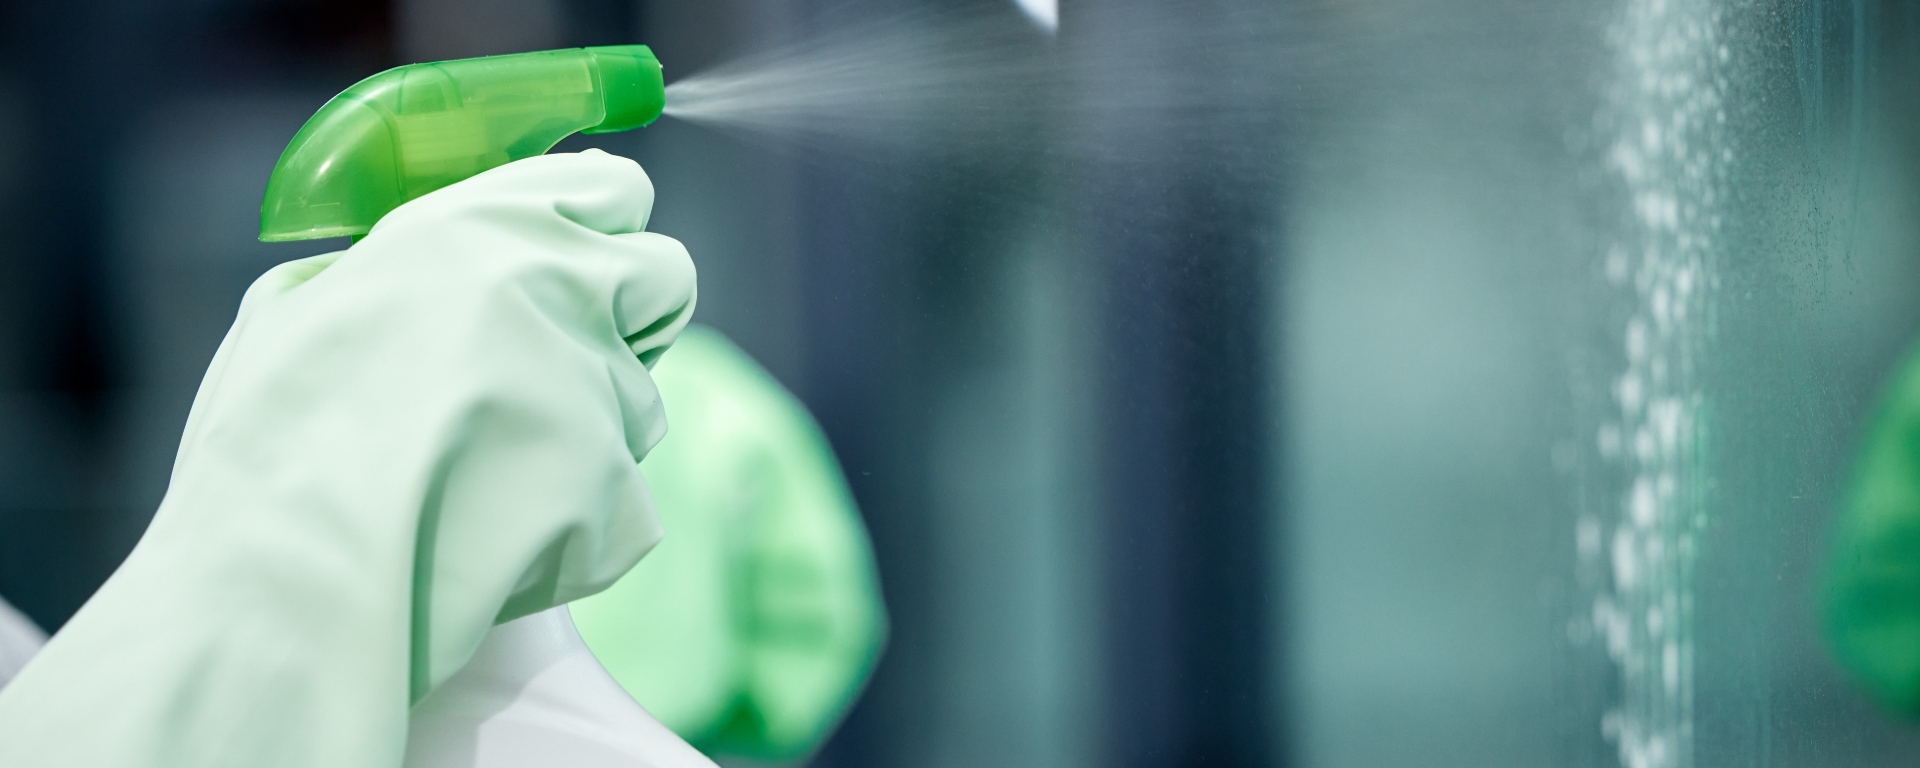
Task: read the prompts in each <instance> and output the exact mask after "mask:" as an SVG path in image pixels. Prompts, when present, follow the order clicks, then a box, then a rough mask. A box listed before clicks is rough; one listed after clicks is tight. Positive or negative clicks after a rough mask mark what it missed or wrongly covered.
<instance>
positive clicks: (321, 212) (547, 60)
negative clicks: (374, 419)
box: [260, 45, 666, 242]
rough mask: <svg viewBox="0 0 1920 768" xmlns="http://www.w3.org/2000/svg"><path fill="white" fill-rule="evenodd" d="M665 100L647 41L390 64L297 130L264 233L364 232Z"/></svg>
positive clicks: (303, 236)
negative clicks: (422, 201)
mask: <svg viewBox="0 0 1920 768" xmlns="http://www.w3.org/2000/svg"><path fill="white" fill-rule="evenodd" d="M665 103H666V88H665V85H664V83H663V81H662V79H661V74H660V61H659V60H658V59H656V58H654V56H653V51H652V50H650V49H648V48H647V47H646V46H644V45H619V46H606V47H598V48H572V49H567V50H559V51H537V52H534V53H516V54H510V55H506V56H486V57H482V58H477V59H460V60H456V61H442V62H436V63H432V64H412V65H408V66H404V67H396V68H394V69H389V70H387V71H385V72H381V73H380V74H377V75H374V76H372V77H369V78H367V79H365V80H362V81H360V82H358V83H356V84H354V85H353V86H352V87H350V88H348V89H347V90H345V91H343V92H341V94H340V95H338V96H335V97H333V99H332V100H331V101H328V102H327V103H326V105H325V106H322V107H321V108H320V111H319V112H317V113H315V114H314V116H313V117H312V118H311V119H309V120H308V121H307V124H306V125H305V126H304V127H302V128H301V129H300V132H299V133H296V134H294V137H293V141H292V142H291V143H289V144H288V145H287V149H286V151H285V152H283V153H281V155H280V162H278V163H276V164H275V165H274V167H273V175H272V176H271V177H269V178H268V180H267V193H266V197H265V199H263V200H262V201H261V204H260V239H261V240H265V241H268V242H282V241H289V240H312V239H316V238H323V237H352V238H354V239H355V240H358V239H359V238H360V237H361V236H363V235H365V234H367V231H368V230H370V229H372V228H373V225H374V222H377V221H379V220H380V217H382V216H385V215H386V214H387V212H388V211H391V210H393V209H395V208H398V207H400V205H401V204H402V203H405V202H407V201H409V200H412V199H414V198H417V197H420V196H421V195H424V194H426V193H428V192H432V191H434V190H436V189H439V188H441V187H444V186H447V185H449V184H452V183H454V182H457V181H460V180H462V179H465V178H468V177H470V176H473V175H474V174H477V173H480V172H482V171H485V170H488V169H491V168H495V167H498V166H501V165H505V164H507V163H510V162H513V161H515V160H519V159H522V158H526V157H532V156H534V155H539V154H544V153H546V151H547V150H549V149H552V148H553V145H555V144H558V143H559V142H560V140H561V139H564V138H566V137H568V136H571V135H573V134H574V133H613V132H616V131H625V130H629V129H633V128H638V127H640V126H643V125H646V124H648V123H651V122H653V120H654V119H655V118H657V117H659V116H660V110H661V109H662V108H663V107H664V106H665Z"/></svg>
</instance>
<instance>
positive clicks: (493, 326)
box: [0, 152, 694, 768]
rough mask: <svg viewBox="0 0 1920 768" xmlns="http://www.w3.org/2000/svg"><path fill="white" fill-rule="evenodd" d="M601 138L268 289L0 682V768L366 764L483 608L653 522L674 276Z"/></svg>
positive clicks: (406, 213)
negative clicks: (54, 622)
mask: <svg viewBox="0 0 1920 768" xmlns="http://www.w3.org/2000/svg"><path fill="white" fill-rule="evenodd" d="M652 200H653V190H652V185H651V183H650V182H649V181H648V180H647V177H646V174H645V173H644V172H642V171H641V170H640V168H639V167H638V166H637V165H635V164H634V163H632V162H631V161H628V160H624V159H621V158H616V157H612V156H609V155H605V154H600V153H597V152H589V153H583V154H578V155H551V156H541V157H534V158H529V159H526V160H522V161H519V162H515V163H512V164H509V165H506V166H503V167H500V168H497V169H494V170H492V171H488V172H486V173H483V174H480V175H478V176H475V177H473V178H471V179H468V180H466V181H463V182H460V183H458V184H454V185H452V186H450V187H447V188H446V189H443V190H440V191H438V192H434V193H432V194H429V195H426V196H424V197H422V198H420V199H418V200H415V201H413V202H410V203H408V204H406V205H404V206H402V207H400V208H399V209H397V210H395V211H393V212H392V213H390V214H388V215H387V216H386V217H385V218H384V219H382V220H381V222H380V223H379V224H378V225H377V226H376V227H375V228H374V229H373V231H372V232H371V233H370V234H369V235H368V236H367V237H366V238H365V239H364V240H362V241H361V242H359V243H357V244H355V245H354V246H353V247H352V248H351V249H349V250H347V251H345V252H341V253H334V254H328V255H324V256H317V257H314V258H311V259H304V260H300V261H295V262H290V263H288V264H283V265H281V266H279V267H276V268H274V269H272V270H270V271H269V272H267V274H265V275H263V276H262V277H261V278H260V279H259V280H258V281H257V282H255V284H254V285H253V287H252V288H251V289H249V290H248V292H247V296H246V298H245V300H244V301H243V302H242V303H241V307H240V313H239V317H238V319H237V320H236V321H235V323H234V326H233V329H232V330H231V331H230V332H229V333H228V335H227V338H226V340H225V341H224V342H223V343H222V344H221V347H220V350H219V352H218V353H217V354H216V355H215V357H214V360H213V363H212V365H211V367H210V368H209V370H208V372H207V377H206V379H205V381H204V382H203V383H202V385H201V388H200V393H199V395H198V396H197V397H196V399H195V401H194V405H193V410H192V413H191V415H190V416H189V417H188V420H187V425H186V432H185V434H184V435H183V437H182V439H181V446H180V452H179V455H178V457H177V459H176V461H175V465H174V471H173V477H172V482H171V484H170V486H169V488H168V491H167V496H166V499H165V500H164V501H163V502H162V503H161V505H160V509H159V511H158V513H156V515H155V517H154V519H153V523H152V524H151V526H150V527H149V528H148V530H147V532H146V535H145V536H144V537H143V538H142V539H141V541H140V543H139V544H138V546H136V547H135V549H134V551H133V553H132V554H131V555H130V556H129V557H128V558H127V560H126V562H125V563H123V564H122V565H121V567H120V568H119V570H118V571H116V572H115V573H114V575H113V576H112V578H110V579H109V580H108V581H107V583H106V585H105V586H103V587H102V588H101V589H100V591H99V592H98V593H96V594H95V595H94V597H93V599H91V600H90V601H88V603H87V604H86V605H85V606H84V607H82V608H81V610H80V611H79V613H78V614H76V615H75V616H74V617H73V619H72V620H71V621H70V622H69V623H68V624H67V625H66V626H65V627H64V628H63V629H62V630H61V631H60V632H59V633H58V634H57V635H56V636H55V637H54V638H53V640H52V641H51V642H50V643H49V644H48V645H47V647H46V648H45V649H44V650H42V651H41V653H40V655H39V656H38V657H36V658H35V659H34V660H33V661H32V662H31V663H29V664H28V665H27V667H26V669H25V670H23V671H22V673H21V674H20V676H19V677H18V678H16V679H15V680H14V681H13V683H12V684H11V685H9V686H7V688H6V689H4V691H0V765H5V766H99V767H101V768H108V767H110V768H146V767H158V766H168V767H178V768H226V767H231V768H261V767H262V766H275V767H276V768H302V767H305V766H314V767H316V768H318V767H320V766H325V767H327V768H338V767H339V766H354V768H385V767H387V766H398V765H399V764H400V763H401V759H402V755H403V751H404V748H405V743H406V733H407V717H408V707H409V706H410V705H411V704H412V703H414V702H417V701H419V700H420V699H421V698H422V697H424V696H426V695H427V694H428V693H429V692H430V691H432V690H433V689H434V688H435V687H437V686H438V685H439V684H440V683H441V682H443V681H445V680H446V679H447V677H448V676H449V675H451V674H452V673H453V672H454V671H455V670H457V669H459V668H460V666H461V665H462V664H463V663H464V662H466V660H467V659H468V657H469V656H471V655H472V654H473V652H474V649H475V648H476V646H478V644H479V643H480V640H481V638H482V636H483V635H485V634H486V632H487V631H488V629H489V628H490V627H492V626H493V625H494V624H495V623H496V622H504V621H507V620H510V619H513V618H516V617H520V616H525V615H528V614H532V613H535V612H538V611H541V610H545V609H547V608H550V607H552V606H555V605H559V604H561V603H565V602H567V601H569V600H572V599H574V598H577V597H581V596H584V595H588V594H592V593H594V592H596V591H598V590H600V589H603V588H605V587H606V586H607V585H608V584H611V583H612V582H613V581H614V580H615V579H617V578H619V576H620V575H621V574H623V573H625V572H626V571H627V570H628V569H629V568H630V567H631V566H632V565H633V564H634V563H635V562H636V561H637V560H639V558H640V557H641V556H642V555H643V554H645V553H646V552H647V550H648V549H649V548H650V547H652V546H653V545H654V543H655V542H656V541H658V540H659V538H660V535H661V530H660V527H659V524H658V522H657V520H656V518H655V516H654V511H653V506H652V502H651V500H650V498H649V496H648V493H647V488H646V485H645V483H644V481H643V480H642V479H641V475H640V471H639V468H638V467H637V466H636V462H637V461H638V460H639V459H640V458H641V457H643V456H644V455H645V454H646V452H647V450H648V449H649V448H651V447H652V446H653V444H654V443H655V442H656V441H658V440H659V439H660V437H661V435H662V434H663V432H664V430H665V429H666V424H665V422H664V420H663V418H662V415H661V410H660V403H659V401H658V398H657V395H656V391H655V389H654V385H653V381H652V380H651V378H650V377H649V374H648V372H647V369H646V367H645V365H643V363H644V364H651V363H652V362H653V361H654V360H655V359H656V358H658V357H659V355H660V354H661V352H662V351H663V350H665V349H666V348H667V346H668V345H669V344H670V343H672V341H673V339H674V337H675V336H676V335H677V334H678V333H679V331H680V328H681V327H682V326H683V325H684V324H685V323H686V322H687V319H688V317H689V316H690V315H691V314H692V311H693V304H694V269H693V265H692V263H691V262H690V261H689V260H688V258H687V255H686V252H685V250H684V249H683V248H682V247H681V246H680V245H679V244H678V243H676V242H674V241H673V240H670V239H668V238H665V237H661V236H659V235H652V234H645V233H643V232H642V231H641V230H642V229H643V228H644V227H645V225H646V221H647V215H648V212H649V211H650V209H651V207H652Z"/></svg>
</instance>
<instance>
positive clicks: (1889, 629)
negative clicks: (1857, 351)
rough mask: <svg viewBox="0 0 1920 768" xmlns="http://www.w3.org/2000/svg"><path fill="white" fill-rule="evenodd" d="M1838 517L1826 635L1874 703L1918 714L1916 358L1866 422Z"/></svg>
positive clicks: (1919, 379) (1919, 395) (1919, 367)
mask: <svg viewBox="0 0 1920 768" xmlns="http://www.w3.org/2000/svg"><path fill="white" fill-rule="evenodd" d="M1856 471H1857V474H1856V475H1855V477H1854V486H1853V495H1852V499H1851V503H1850V504H1849V505H1848V507H1847V509H1846V511H1845V512H1844V513H1843V514H1842V515H1841V521H1840V528H1839V530H1838V535H1837V537H1836V540H1835V544H1836V546H1835V547H1834V551H1833V554H1834V559H1833V565H1832V570H1831V573H1830V578H1829V581H1828V590H1827V635H1828V638H1829V640H1830V641H1831V642H1832V644H1833V647H1834V650H1835V651H1836V652H1837V654H1838V655H1839V657H1840V659H1841V661H1842V662H1843V663H1844V664H1845V665H1846V666H1847V667H1848V668H1849V669H1851V670H1852V671H1853V672H1854V674H1855V675H1856V676H1857V677H1858V678H1859V679H1860V680H1861V681H1862V682H1864V683H1866V684H1867V687H1868V688H1869V689H1870V690H1871V691H1872V692H1873V693H1874V695H1875V696H1876V697H1878V698H1879V699H1880V700H1881V701H1882V702H1884V703H1886V704H1888V705H1890V706H1893V707H1895V708H1897V709H1900V710H1903V711H1906V712H1909V713H1916V714H1920V357H1914V358H1912V359H1910V360H1909V361H1908V362H1907V364H1906V367H1905V369H1903V370H1902V371H1901V372H1900V375H1899V376H1898V378H1896V379H1895V380H1894V384H1893V389H1892V390H1891V391H1890V392H1889V393H1888V396H1887V399H1886V401H1885V402H1883V403H1881V405H1880V412H1879V414H1878V416H1877V417H1876V418H1875V421H1874V424H1873V427H1872V430H1871V432H1870V433H1869V435H1868V437H1867V445H1866V450H1865V451H1864V452H1863V453H1862V455H1861V461H1860V466H1859V468H1858V469H1857V470H1856Z"/></svg>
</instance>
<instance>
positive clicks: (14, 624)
mask: <svg viewBox="0 0 1920 768" xmlns="http://www.w3.org/2000/svg"><path fill="white" fill-rule="evenodd" d="M46 642H47V633H46V632H43V631H41V629H40V627H39V625H37V624H34V623H33V619H29V618H27V615H26V614H24V613H21V612H20V611H18V610H15V609H14V607H13V606H12V605H9V604H8V603H7V601H6V600H0V688H4V687H6V685H7V681H8V680H12V679H13V676H14V675H15V674H18V673H19V672H20V668H21V667H24V666H26V665H27V660H28V659H31V658H33V654H34V653H35V652H37V651H39V650H40V646H42V645H45V644H46Z"/></svg>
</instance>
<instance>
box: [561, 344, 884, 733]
mask: <svg viewBox="0 0 1920 768" xmlns="http://www.w3.org/2000/svg"><path fill="white" fill-rule="evenodd" d="M654 376H655V379H656V380H657V381H658V382H659V385H660V391H661V392H662V393H663V394H664V396H665V400H666V403H667V409H668V412H669V413H670V414H671V415H672V418H673V421H674V424H675V425H676V426H675V429H674V433H673V435H672V436H671V437H669V438H667V439H666V440H665V441H664V442H662V443H661V445H660V447H659V448H658V449H657V450H655V451H654V453H653V455H652V457H651V458H649V459H648V460H647V463H646V465H645V467H644V470H645V472H646V474H647V477H648V478H649V480H650V481H651V483H652V487H653V490H654V493H655V494H656V497H657V498H658V499H659V500H660V514H661V517H662V519H663V520H664V521H665V523H666V526H667V528H668V529H669V530H671V531H673V536H672V538H671V539H669V540H668V541H667V542H666V543H664V544H662V545H661V547H660V549H659V551H657V552H655V553H653V554H652V555H649V556H648V557H647V561H646V562H644V563H641V564H640V565H639V566H636V567H635V568H634V569H633V572H631V573H629V574H627V575H626V576H625V577H623V578H622V579H620V581H619V583H617V584H615V585H614V586H613V587H611V588H609V589H607V591H605V592H602V593H600V594H598V595H595V596H593V597H590V598H587V599H585V600H582V601H580V602H577V603H574V604H573V605H572V606H571V607H570V610H571V612H572V614H573V620H574V624H575V625H576V626H578V627H579V628H580V634H581V636H582V637H584V638H585V639H586V642H587V645H588V647H590V648H592V649H593V652H594V655H596V656H598V657H599V659H600V662H601V663H602V664H603V665H605V666H606V668H607V671H608V672H610V673H612V675H613V677H614V679H615V680H618V681H619V682H620V684H621V685H622V686H623V687H625V688H626V689H627V691H628V692H629V693H632V694H633V697H634V698H635V699H637V700H639V702H640V703H641V704H642V705H644V706H645V707H646V708H647V711H649V712H651V713H653V715H654V716H655V717H658V718H660V721H661V722H663V723H665V724H666V725H667V726H668V727H670V728H672V729H673V730H674V731H675V732H676V733H679V734H680V735H681V736H682V737H684V738H686V739H687V740H688V741H691V742H693V744H694V746H697V747H699V748H701V749H702V750H704V751H706V752H707V753H708V754H715V755H731V756H739V757H749V758H754V759H758V760H774V761H789V760H797V759H800V758H804V757H806V756H807V755H808V754H810V753H812V752H814V751H815V750H817V749H818V748H819V747H820V745H821V743H822V742H823V741H824V740H825V739H826V737H827V736H828V735H829V734H830V733H831V732H832V731H833V728H834V726H836V725H838V724H839V722H840V720H841V718H842V717H844V716H845V715H846V712H847V709H848V708H849V707H850V706H851V705H852V704H853V701H854V699H855V698H856V697H857V696H858V695H859V693H860V691H861V689H862V688H863V687H864V686H865V684H866V681H867V678H868V676H869V675H870V674H871V673H872V672H873V668H874V665H875V663H876V662H877V661H878V659H879V653H880V649H881V646H882V644H883V642H884V639H885V636H886V608H885V606H884V605H883V604H882V602H881V599H880V586H879V581H878V577H877V576H876V569H875V567H874V561H873V548H872V545H871V544H870V543H869V542H868V540H867V531H866V527H865V526H864V525H863V524H862V523H861V520H860V511H859V509H858V508H856V507H855V505H854V501H853V494H852V493H851V491H850V490H849V489H848V488H847V481H846V478H845V477H844V475H843V474H842V473H841V471H840V464H839V462H838V461H837V460H835V459H834V456H833V449H832V447H831V446H830V445H828V443H827V438H826V435H825V434H823V433H822V432H821V431H820V427H819V425H818V424H816V423H815V422H814V420H813V417H812V415H811V414H809V413H807V410H806V407H805V406H803V405H801V403H800V401H799V399H797V398H795V397H794V396H793V395H792V394H791V393H789V392H787V390H786V389H785V388H784V387H782V386H780V383H779V382H778V381H776V380H775V379H774V378H773V376H772V375H771V374H769V373H767V371H766V370H765V369H763V368H761V367H760V365H759V364H758V363H756V362H754V361H753V359H752V358H751V357H748V356H747V353H746V352H744V351H741V349H740V348H739V347H737V346H734V344H733V342H731V341H729V340H727V338H726V337H725V336H722V335H721V334H720V332H719V331H716V330H713V329H711V328H707V327H704V326H700V325H694V326H690V327H688V329H687V331H686V333H684V334H682V335H681V338H680V341H679V343H678V344H677V345H676V346H675V347H674V350H673V356H672V357H671V358H669V359H667V360H665V361H663V362H662V363H661V364H660V366H659V368H657V369H656V370H655V372H654Z"/></svg>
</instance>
